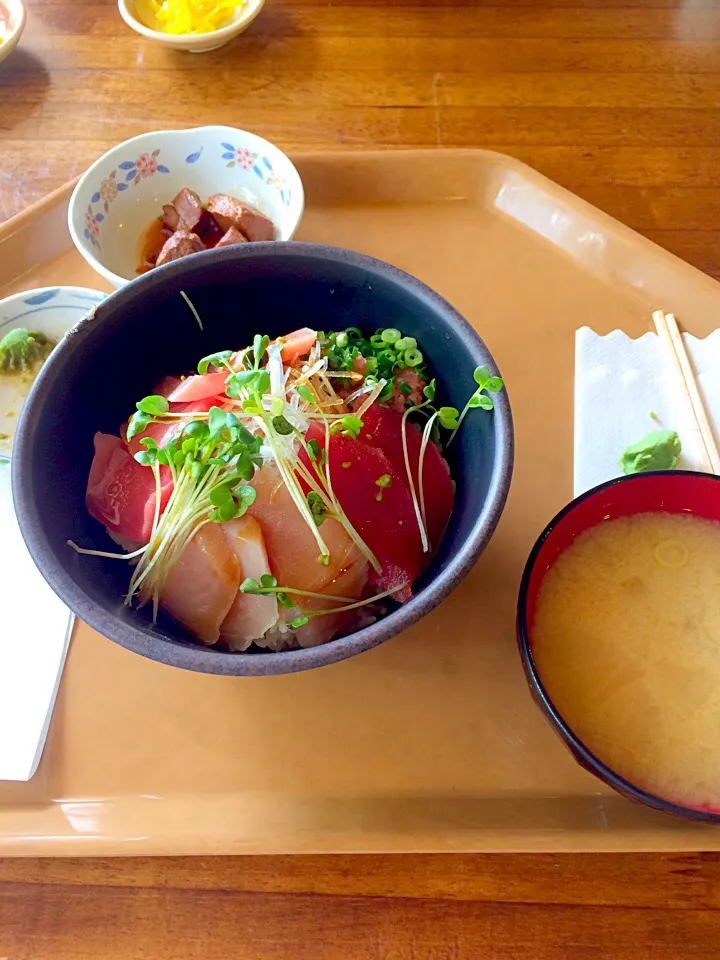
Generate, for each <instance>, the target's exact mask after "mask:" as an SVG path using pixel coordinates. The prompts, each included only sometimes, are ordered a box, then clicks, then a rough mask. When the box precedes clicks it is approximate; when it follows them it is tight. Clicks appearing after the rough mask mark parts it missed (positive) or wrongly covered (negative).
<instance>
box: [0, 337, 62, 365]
mask: <svg viewBox="0 0 720 960" xmlns="http://www.w3.org/2000/svg"><path fill="white" fill-rule="evenodd" d="M56 345H57V344H56V341H55V340H51V339H50V338H49V337H46V336H45V334H44V333H40V332H38V331H30V330H25V328H24V327H16V329H15V330H11V331H10V333H6V334H5V336H4V337H3V338H2V340H0V372H1V373H34V372H35V371H36V370H37V369H38V367H40V366H41V365H42V364H43V363H44V362H45V361H46V360H47V358H48V355H49V354H50V351H51V350H52V349H53V348H54V347H55V346H56Z"/></svg>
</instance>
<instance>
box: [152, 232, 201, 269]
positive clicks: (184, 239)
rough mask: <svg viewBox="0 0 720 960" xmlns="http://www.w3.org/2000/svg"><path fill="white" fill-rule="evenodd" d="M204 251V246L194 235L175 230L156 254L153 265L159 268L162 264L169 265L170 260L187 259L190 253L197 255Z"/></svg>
mask: <svg viewBox="0 0 720 960" xmlns="http://www.w3.org/2000/svg"><path fill="white" fill-rule="evenodd" d="M205 249H206V247H205V244H204V243H203V242H202V240H201V239H200V237H199V236H198V235H197V234H196V233H190V231H188V230H176V231H175V233H174V234H173V235H172V236H171V237H170V239H169V240H167V241H166V243H165V246H164V247H163V248H162V250H161V251H160V253H159V254H158V258H157V261H156V264H155V265H156V266H158V267H161V266H162V265H163V264H164V263H170V261H171V260H179V259H180V257H187V255H188V254H190V253H199V252H200V251H201V250H205Z"/></svg>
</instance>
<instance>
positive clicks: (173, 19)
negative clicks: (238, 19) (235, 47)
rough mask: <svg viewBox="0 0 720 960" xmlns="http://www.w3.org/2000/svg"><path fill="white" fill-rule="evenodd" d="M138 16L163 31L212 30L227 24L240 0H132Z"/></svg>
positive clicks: (151, 27) (240, 4) (184, 32)
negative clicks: (134, 1) (134, 2)
mask: <svg viewBox="0 0 720 960" xmlns="http://www.w3.org/2000/svg"><path fill="white" fill-rule="evenodd" d="M136 4H137V12H138V16H139V19H140V20H141V21H142V23H144V24H145V26H146V27H150V29H151V30H161V31H162V32H163V33H173V34H186V33H189V34H195V33H212V31H213V30H218V29H219V28H220V27H224V26H226V25H227V24H228V22H229V20H230V18H231V17H232V15H233V13H234V12H235V10H236V9H238V7H242V6H244V2H243V0H136Z"/></svg>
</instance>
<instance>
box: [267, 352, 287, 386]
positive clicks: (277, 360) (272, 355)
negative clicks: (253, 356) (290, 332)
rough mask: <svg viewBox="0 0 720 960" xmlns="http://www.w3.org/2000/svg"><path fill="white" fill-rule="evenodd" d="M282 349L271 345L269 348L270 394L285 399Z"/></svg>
mask: <svg viewBox="0 0 720 960" xmlns="http://www.w3.org/2000/svg"><path fill="white" fill-rule="evenodd" d="M281 354H282V347H281V346H280V345H279V344H277V343H271V344H270V346H269V347H268V361H267V372H268V373H269V374H270V392H271V393H272V395H273V396H274V397H282V399H283V400H284V399H285V375H284V372H283V362H282V356H281Z"/></svg>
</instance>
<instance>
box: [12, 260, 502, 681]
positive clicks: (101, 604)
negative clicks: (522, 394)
mask: <svg viewBox="0 0 720 960" xmlns="http://www.w3.org/2000/svg"><path fill="white" fill-rule="evenodd" d="M181 292H182V293H184V294H186V295H187V297H189V298H190V300H191V302H192V304H193V305H194V307H195V308H196V309H197V313H198V315H199V316H200V317H201V318H202V329H201V328H200V326H199V325H198V323H197V322H196V320H195V318H194V316H193V315H192V314H191V312H190V311H189V309H188V304H187V302H186V300H185V299H183V297H182V296H181ZM388 324H392V325H396V326H398V327H399V328H400V329H402V330H403V332H405V333H406V335H408V336H412V337H415V338H416V339H417V341H418V343H421V344H422V347H423V351H424V352H425V355H426V357H427V358H428V364H429V366H430V368H431V369H432V370H433V373H434V374H435V375H436V376H437V380H438V392H439V394H441V395H442V397H443V398H444V399H445V398H446V402H447V403H449V404H452V405H454V406H457V407H458V408H461V407H463V406H464V404H465V401H466V400H467V391H468V385H471V384H472V383H473V382H474V381H473V372H474V370H475V368H476V367H478V366H486V367H488V368H489V369H490V370H491V371H495V370H496V367H495V364H494V362H493V358H492V356H491V354H490V352H489V350H488V349H487V347H486V346H485V344H484V343H483V342H482V340H481V339H480V337H479V336H478V334H477V333H476V332H475V330H473V328H472V327H471V326H470V324H469V323H467V321H466V320H465V319H464V318H463V317H462V316H461V315H460V314H459V313H458V312H457V311H456V310H455V309H454V308H453V307H451V306H450V304H448V303H447V302H446V301H445V300H443V299H442V297H440V296H439V295H438V294H437V293H435V292H434V291H432V290H431V289H430V288H429V287H427V286H425V285H424V284H423V283H421V282H420V281H419V280H416V279H415V278H414V277H411V276H409V275H408V274H406V273H403V272H402V271H401V270H398V269H396V268H395V267H392V266H390V265H389V264H387V263H383V262H381V261H378V260H374V259H372V258H370V257H367V256H364V255H362V254H359V253H355V252H352V251H348V250H341V249H338V248H334V247H327V246H321V245H315V244H306V243H264V244H263V243H256V244H251V243H248V244H243V245H241V246H238V247H228V248H226V249H224V250H210V251H206V252H203V253H198V254H196V255H195V256H193V257H187V258H186V259H183V260H178V261H176V262H174V263H170V264H167V265H166V266H162V267H159V268H158V269H156V270H154V271H152V272H150V273H148V274H146V275H144V276H142V277H140V278H139V279H138V280H135V281H133V282H132V283H130V284H128V285H127V286H126V287H124V288H123V289H121V290H119V291H118V292H117V293H115V294H113V295H111V296H110V297H108V299H107V300H106V301H105V302H104V303H103V304H102V305H101V306H100V307H99V308H98V309H97V311H96V313H95V317H94V320H93V321H92V322H87V323H85V324H81V325H80V327H79V328H78V329H77V330H75V331H74V333H73V335H72V336H71V337H69V338H66V339H65V340H64V341H63V343H62V344H61V345H60V347H59V348H58V350H57V351H56V353H55V354H53V356H52V357H51V358H50V360H49V361H48V362H47V364H46V365H45V367H44V368H43V370H42V372H41V374H40V376H39V377H38V380H37V381H36V383H35V385H34V387H33V389H32V392H31V394H30V397H29V399H28V402H27V404H26V407H25V412H24V415H23V417H22V420H21V423H20V427H19V430H18V436H17V441H16V448H15V458H14V464H13V481H14V483H13V487H14V496H15V506H16V509H17V513H18V518H19V522H20V527H21V530H22V533H23V536H24V538H25V541H26V543H27V545H28V548H29V550H30V553H31V554H32V556H33V558H34V560H35V562H36V564H37V565H38V567H39V568H40V570H41V572H42V573H43V575H44V576H45V578H46V580H47V581H48V582H49V584H50V586H51V587H52V588H53V589H54V590H55V592H56V593H57V594H58V595H59V596H60V597H61V598H62V600H63V601H64V602H65V603H66V604H67V605H68V606H69V607H70V608H71V609H72V610H74V611H75V613H77V614H78V616H80V617H81V618H82V619H83V620H85V621H86V622H87V623H89V624H90V626H92V627H94V628H95V629H96V630H97V631H98V632H99V633H102V634H104V635H105V636H106V637H109V638H110V639H111V640H114V641H115V642H116V643H118V644H120V645H121V646H124V647H126V648H128V649H130V650H133V651H135V652H137V653H140V654H142V655H143V656H145V657H149V658H150V659H153V660H157V661H160V662H162V663H167V664H171V665H173V666H177V667H182V668H185V669H189V670H196V671H200V672H204V673H215V674H225V675H235V676H259V675H266V674H279V673H291V672H295V671H299V670H307V669H311V668H315V667H319V666H323V665H324V664H329V663H333V662H335V661H338V660H343V659H345V658H347V657H351V656H354V655H355V654H358V653H361V652H363V651H365V650H369V649H370V648H372V647H375V646H377V645H378V644H380V643H382V642H384V641H386V640H388V639H389V638H390V637H393V636H395V635H396V634H398V633H400V631H401V630H404V629H406V628H407V627H409V626H411V625H412V624H413V623H415V622H416V621H417V620H419V619H420V618H421V617H422V616H424V615H425V614H426V613H428V612H429V611H430V610H432V609H433V608H434V607H435V606H437V604H438V603H440V601H441V600H443V599H444V598H445V597H446V596H447V595H448V594H449V593H450V592H451V591H452V590H453V589H454V588H455V587H456V586H457V585H458V584H459V583H460V581H461V580H462V579H463V578H464V577H465V575H466V574H467V573H468V572H469V570H470V569H471V568H472V566H473V565H474V563H475V561H476V560H477V559H478V557H479V556H480V554H481V553H482V551H483V550H484V548H485V546H486V545H487V543H488V541H489V539H490V537H491V535H492V533H493V531H494V530H495V527H496V525H497V523H498V521H499V519H500V515H501V512H502V509H503V506H504V504H505V499H506V497H507V493H508V489H509V486H510V478H511V474H512V463H513V429H512V418H511V414H510V406H509V402H508V399H507V396H506V393H505V391H502V392H501V393H499V394H497V399H496V404H495V409H494V410H493V411H492V412H488V413H487V415H485V412H484V413H483V416H478V417H477V418H476V419H475V421H474V424H475V425H474V427H473V429H464V430H461V431H459V433H458V436H457V439H456V441H455V442H454V443H453V445H452V448H451V457H450V460H451V463H450V466H451V470H452V471H453V475H454V479H455V481H456V483H457V491H456V497H455V509H454V512H453V515H452V517H451V520H450V524H449V527H448V529H447V531H446V533H445V535H444V538H443V540H442V542H441V544H440V547H439V550H438V552H437V553H436V555H435V556H434V558H433V560H432V562H431V564H430V566H429V568H428V569H427V571H426V572H425V573H424V574H423V576H422V577H421V579H420V580H419V581H417V582H416V584H415V590H416V593H415V596H413V598H412V599H411V600H409V601H408V602H407V603H405V604H403V605H402V606H398V607H397V608H396V609H394V610H392V611H391V612H390V613H388V615H387V616H385V617H383V618H382V619H379V620H377V621H376V622H374V623H372V624H370V625H369V626H367V627H364V628H362V629H359V630H357V631H355V632H354V633H351V634H347V635H346V636H341V637H339V638H338V639H334V640H331V641H330V642H329V643H326V644H324V645H322V646H317V647H311V648H309V649H300V650H289V651H283V652H277V653H261V652H256V653H255V652H254V653H234V652H231V651H228V650H221V649H217V648H214V647H207V646H204V645H202V644H200V643H198V642H196V641H194V639H193V638H192V637H191V636H190V635H189V634H188V633H187V632H185V631H184V630H183V629H182V628H181V627H180V626H179V624H178V623H177V622H175V621H171V620H170V619H169V618H167V619H165V620H163V618H162V615H161V617H160V618H159V619H158V622H157V624H154V623H153V622H152V617H151V611H150V610H148V608H147V607H144V608H142V609H139V610H138V609H134V608H132V609H131V608H129V607H127V606H125V605H124V604H123V597H124V594H125V593H126V592H127V584H128V572H127V567H126V565H125V564H120V563H117V562H116V561H113V560H106V559H100V558H95V557H93V558H88V557H79V556H77V555H76V554H73V553H72V551H71V550H70V549H69V548H68V545H67V541H68V540H71V539H72V540H74V541H75V542H80V543H82V544H83V546H87V547H90V548H93V549H97V550H107V549H109V547H110V546H111V544H110V541H109V539H108V537H107V534H106V532H105V529H104V528H103V527H102V526H101V525H100V524H99V523H98V522H97V521H96V520H93V519H92V517H90V515H89V514H88V513H87V511H86V509H85V490H86V486H87V478H88V472H89V469H90V463H91V460H92V456H93V436H94V434H95V432H96V431H101V432H114V431H117V429H118V424H120V423H122V422H123V421H124V420H125V419H126V417H127V415H128V412H129V411H130V410H132V409H133V406H134V404H135V401H136V400H137V398H138V397H142V396H144V395H146V394H147V393H149V392H150V390H151V387H152V385H153V384H155V383H156V382H157V379H158V377H160V376H162V375H164V374H165V373H167V372H168V371H172V370H177V371H182V370H188V369H191V368H193V367H194V366H195V365H196V363H197V360H198V358H199V357H202V356H204V355H207V354H209V353H211V352H212V351H216V350H219V349H225V348H226V346H227V345H228V344H243V343H245V342H251V341H252V338H253V335H254V334H255V333H257V331H258V328H261V329H262V330H263V332H267V333H268V334H269V335H270V336H271V337H276V336H279V335H281V334H283V333H286V332H287V331H288V329H290V328H300V327H303V326H311V327H313V328H314V329H321V330H322V329H325V330H333V329H342V328H345V327H347V326H358V327H360V328H361V329H370V330H374V329H376V328H377V327H378V326H379V325H382V326H385V325H388ZM89 398H98V399H97V400H96V401H93V402H89ZM23 478H26V479H23ZM59 503H62V510H59V509H57V504H59ZM161 613H162V612H161Z"/></svg>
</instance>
